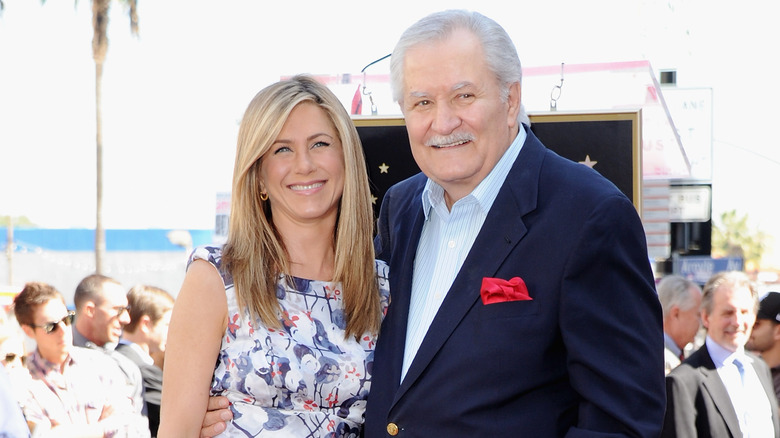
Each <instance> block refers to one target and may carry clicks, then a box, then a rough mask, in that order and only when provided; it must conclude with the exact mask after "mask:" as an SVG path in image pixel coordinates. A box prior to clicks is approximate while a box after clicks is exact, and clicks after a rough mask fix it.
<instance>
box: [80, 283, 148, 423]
mask: <svg viewBox="0 0 780 438" xmlns="http://www.w3.org/2000/svg"><path fill="white" fill-rule="evenodd" d="M73 302H74V304H75V305H76V322H75V324H74V326H73V327H74V330H73V345H76V346H78V347H86V348H91V349H95V350H100V351H102V352H104V353H105V354H107V355H108V356H110V357H111V358H112V359H114V361H115V362H116V364H117V365H119V368H121V370H122V372H123V373H124V375H125V382H126V393H127V395H128V397H130V398H131V400H132V401H133V406H134V407H135V408H136V410H137V412H139V413H141V414H143V415H144V416H146V406H145V404H144V400H143V390H144V388H143V377H142V375H141V369H140V368H138V365H136V364H135V363H134V362H133V361H132V360H130V359H129V358H128V357H127V356H125V355H123V354H121V353H119V352H118V351H116V347H117V345H118V344H119V338H120V337H121V336H122V332H123V330H124V327H125V326H126V325H127V324H129V323H130V313H129V310H130V306H129V305H128V301H127V292H126V289H125V288H124V287H123V286H122V284H121V283H119V282H118V281H117V280H115V279H113V278H111V277H107V276H105V275H100V274H92V275H88V276H86V277H84V279H82V280H81V281H80V282H79V284H78V286H76V292H75V294H74V295H73Z"/></svg>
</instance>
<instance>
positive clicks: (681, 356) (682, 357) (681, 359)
mask: <svg viewBox="0 0 780 438" xmlns="http://www.w3.org/2000/svg"><path fill="white" fill-rule="evenodd" d="M684 360H685V352H684V351H682V350H681V351H680V362H682V361H684Z"/></svg>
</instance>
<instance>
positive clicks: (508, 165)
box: [422, 125, 528, 220]
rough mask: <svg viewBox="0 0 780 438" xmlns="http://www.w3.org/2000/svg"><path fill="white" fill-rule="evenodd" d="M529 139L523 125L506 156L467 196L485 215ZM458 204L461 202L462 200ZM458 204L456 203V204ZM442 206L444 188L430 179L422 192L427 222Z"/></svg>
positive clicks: (502, 157) (505, 153)
mask: <svg viewBox="0 0 780 438" xmlns="http://www.w3.org/2000/svg"><path fill="white" fill-rule="evenodd" d="M527 137H528V134H527V133H526V132H525V126H524V125H521V126H520V130H519V132H518V133H517V136H516V137H515V139H514V141H512V144H510V145H509V148H508V149H507V150H506V151H505V152H504V155H502V156H501V159H500V160H498V163H496V165H495V166H494V167H493V169H492V170H491V171H490V173H488V175H487V176H486V177H485V179H483V180H482V181H481V182H480V183H479V184H478V185H477V187H475V188H474V190H473V191H472V192H471V193H470V194H469V195H468V196H466V198H469V197H470V198H472V199H475V200H476V202H477V203H478V204H479V205H480V207H482V210H483V211H484V213H485V214H487V212H488V211H490V207H492V206H493V201H495V199H496V196H498V192H499V190H501V186H502V185H503V182H504V180H505V179H506V176H507V175H508V174H509V171H510V170H511V169H512V165H513V164H514V162H515V160H516V159H517V156H518V155H519V154H520V150H521V149H522V148H523V143H525V140H526V138H527ZM466 198H463V199H466ZM458 202H460V200H459V201H458ZM458 202H456V204H457V203H458ZM442 204H444V188H443V187H442V186H440V185H439V184H437V183H435V182H434V181H433V180H431V179H430V178H428V181H426V183H425V188H424V189H423V192H422V207H423V213H424V214H425V220H428V216H429V214H430V211H431V209H432V208H434V207H435V206H437V205H442Z"/></svg>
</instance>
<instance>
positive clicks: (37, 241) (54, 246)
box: [0, 227, 214, 251]
mask: <svg viewBox="0 0 780 438" xmlns="http://www.w3.org/2000/svg"><path fill="white" fill-rule="evenodd" d="M170 231H172V230H169V229H168V230H165V229H153V230H106V251H181V249H182V248H181V246H177V245H174V244H172V243H171V242H170V241H169V240H168V233H169V232H170ZM186 231H188V232H189V233H190V235H191V236H192V245H193V246H199V245H206V244H209V243H211V242H212V241H213V234H214V231H213V230H186ZM13 233H14V235H13V240H14V250H15V251H35V250H38V249H43V250H50V251H94V250H95V230H93V229H80V228H74V229H52V228H14V229H13ZM7 240H8V237H7V229H6V227H0V247H2V248H5V247H6V246H7V244H8V242H7Z"/></svg>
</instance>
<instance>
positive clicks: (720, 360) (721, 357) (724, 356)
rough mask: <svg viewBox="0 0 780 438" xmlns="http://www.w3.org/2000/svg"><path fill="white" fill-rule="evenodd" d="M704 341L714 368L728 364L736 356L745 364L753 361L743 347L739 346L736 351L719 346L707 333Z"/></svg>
mask: <svg viewBox="0 0 780 438" xmlns="http://www.w3.org/2000/svg"><path fill="white" fill-rule="evenodd" d="M704 343H705V344H706V345H707V351H708V352H709V353H710V357H711V358H712V362H713V363H714V364H715V368H720V367H722V366H724V365H730V364H731V363H732V362H733V361H734V359H736V358H739V360H740V361H741V362H742V363H745V364H748V363H752V362H753V359H751V358H750V357H748V356H747V355H746V354H745V347H739V348H738V349H737V351H731V350H727V349H725V348H723V347H721V346H720V344H718V343H717V342H715V341H714V340H713V339H712V338H711V337H710V336H709V335H707V338H706V339H705V340H704Z"/></svg>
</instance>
